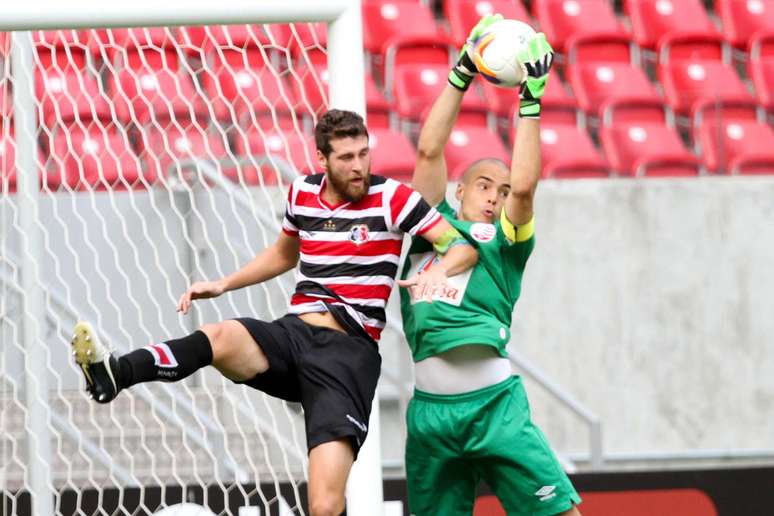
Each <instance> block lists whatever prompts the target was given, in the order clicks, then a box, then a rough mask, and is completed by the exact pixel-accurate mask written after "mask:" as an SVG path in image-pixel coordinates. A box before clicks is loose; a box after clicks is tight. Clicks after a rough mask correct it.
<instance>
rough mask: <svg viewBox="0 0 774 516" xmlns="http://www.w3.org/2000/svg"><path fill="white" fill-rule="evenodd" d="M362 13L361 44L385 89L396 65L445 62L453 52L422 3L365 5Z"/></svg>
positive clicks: (427, 8)
mask: <svg viewBox="0 0 774 516" xmlns="http://www.w3.org/2000/svg"><path fill="white" fill-rule="evenodd" d="M362 12H363V45H364V47H365V49H366V51H367V52H369V54H370V55H371V66H372V70H373V71H374V74H375V75H377V76H379V77H383V82H384V84H386V85H387V87H388V88H389V85H390V84H392V82H393V81H394V70H395V68H396V67H398V66H401V65H404V64H415V63H422V64H427V63H437V64H445V65H448V64H449V62H450V60H451V57H452V55H453V52H454V48H453V46H452V45H451V40H450V38H449V37H448V36H447V35H446V34H445V33H443V32H441V31H440V30H439V29H438V27H437V26H436V23H435V18H434V17H433V13H432V12H431V11H430V8H429V7H427V6H426V5H425V4H423V3H419V2H384V3H381V4H365V5H363V6H362Z"/></svg>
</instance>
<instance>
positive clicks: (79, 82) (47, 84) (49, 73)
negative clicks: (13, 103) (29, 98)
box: [35, 68, 110, 127]
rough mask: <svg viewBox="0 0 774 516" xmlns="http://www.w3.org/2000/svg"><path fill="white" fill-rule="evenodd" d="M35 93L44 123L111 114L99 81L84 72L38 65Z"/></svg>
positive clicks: (87, 118) (41, 121)
mask: <svg viewBox="0 0 774 516" xmlns="http://www.w3.org/2000/svg"><path fill="white" fill-rule="evenodd" d="M35 92H36V96H37V98H38V101H39V102H40V104H39V106H40V108H39V110H38V111H39V112H38V116H39V120H40V123H41V125H43V126H46V127H51V126H53V125H54V124H56V123H70V122H72V121H74V120H91V119H96V118H109V117H110V107H109V106H108V102H107V100H106V98H105V96H104V95H103V94H102V93H101V92H100V88H99V84H98V83H97V80H96V79H95V78H94V77H93V76H92V75H90V74H88V73H86V72H84V71H81V70H76V69H73V68H69V69H67V70H57V69H53V68H48V69H40V68H38V69H36V70H35Z"/></svg>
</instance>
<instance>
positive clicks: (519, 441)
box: [401, 15, 580, 516]
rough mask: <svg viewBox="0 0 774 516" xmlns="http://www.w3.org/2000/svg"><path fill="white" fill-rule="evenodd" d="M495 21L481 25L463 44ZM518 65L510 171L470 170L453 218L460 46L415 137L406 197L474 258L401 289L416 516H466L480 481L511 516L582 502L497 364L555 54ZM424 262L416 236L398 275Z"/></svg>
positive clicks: (528, 233) (566, 510)
mask: <svg viewBox="0 0 774 516" xmlns="http://www.w3.org/2000/svg"><path fill="white" fill-rule="evenodd" d="M499 18H501V17H499V15H497V16H487V17H485V18H483V19H482V20H481V21H480V22H479V24H478V25H477V26H476V27H475V28H474V29H473V32H472V33H471V36H470V40H473V39H475V38H476V37H477V35H478V34H479V33H480V31H481V30H482V29H483V28H484V27H486V26H487V25H488V24H490V23H492V22H494V21H496V20H497V19H499ZM521 57H522V58H523V59H522V60H523V61H524V62H526V63H528V64H527V68H528V71H529V77H528V79H527V81H526V83H525V84H524V85H523V86H522V100H521V102H520V108H519V114H520V116H521V118H520V121H519V127H518V132H517V135H516V141H515V143H514V151H513V161H512V163H513V164H512V166H511V168H510V170H509V169H508V167H507V166H506V164H505V163H502V162H501V161H499V160H495V159H485V160H480V161H477V162H475V163H473V164H472V165H471V166H470V167H469V168H468V169H467V171H466V172H465V173H464V175H463V177H462V178H461V181H460V183H459V184H458V185H457V189H456V194H455V195H456V198H457V200H458V201H459V202H460V206H461V207H460V210H459V211H458V212H457V213H455V212H454V210H453V209H452V208H451V207H450V206H449V204H448V203H447V202H446V199H445V196H446V181H447V174H446V164H445V162H444V157H443V148H444V145H445V144H446V141H447V139H448V137H449V134H450V132H451V130H452V127H453V125H454V122H455V120H456V117H457V113H458V112H459V109H460V104H461V102H462V98H463V95H464V93H465V90H467V88H468V86H469V85H470V83H471V81H472V80H473V77H474V75H475V73H476V69H475V66H474V65H473V63H472V61H471V60H470V58H469V57H468V56H467V54H466V52H465V47H463V50H462V52H461V58H460V61H459V62H458V64H457V66H456V67H455V68H454V69H452V71H451V73H450V74H449V85H447V86H446V88H445V90H444V91H443V92H442V93H441V95H440V97H439V98H438V99H437V100H436V102H435V104H434V105H433V107H432V110H431V111H430V114H429V116H428V119H427V120H426V122H425V124H424V126H423V128H422V131H421V134H420V138H419V148H418V150H419V152H418V154H419V156H418V160H417V165H416V170H415V172H414V178H413V184H414V187H415V188H416V189H417V191H418V192H420V193H421V194H422V195H423V197H424V198H425V199H427V201H428V202H429V203H430V204H432V205H434V206H437V209H438V211H439V212H440V213H441V214H442V215H443V216H444V218H446V219H447V220H448V221H449V222H451V224H452V225H453V226H454V227H455V228H457V229H458V230H459V231H460V232H461V233H462V234H463V235H464V236H465V238H466V239H467V240H468V241H469V242H470V243H471V244H472V245H474V246H475V247H476V248H477V250H478V252H479V260H478V263H477V264H476V266H475V267H474V268H473V269H471V270H469V271H467V272H465V273H464V274H461V275H459V276H456V277H454V278H450V281H449V286H448V287H447V288H445V289H442V290H439V291H437V292H436V293H435V294H434V295H433V299H434V300H435V302H433V303H427V302H425V301H424V300H423V299H421V298H419V300H417V298H416V297H414V298H412V296H411V295H410V294H409V293H408V292H406V291H404V290H402V291H401V311H402V314H403V325H404V330H405V333H406V338H407V340H408V342H409V345H410V347H411V351H412V354H413V358H414V361H415V362H416V364H415V378H416V391H415V394H414V397H413V398H412V400H411V402H410V403H409V407H408V412H407V417H406V419H407V426H408V436H407V442H406V474H407V481H408V494H409V508H410V512H411V513H412V514H414V515H416V516H457V515H459V516H463V515H470V514H471V513H472V511H473V505H474V501H475V494H476V486H477V485H478V483H479V481H480V480H481V479H483V480H485V481H486V483H487V484H488V485H489V486H490V487H491V488H492V490H493V491H494V493H495V494H496V496H497V497H498V498H499V500H500V502H501V503H502V504H503V506H504V508H505V509H506V511H507V513H508V514H509V515H531V516H532V515H534V516H542V515H546V516H547V515H555V514H562V515H578V514H579V512H578V510H577V509H576V508H575V504H577V503H579V502H580V498H579V497H578V495H577V493H576V492H575V489H574V488H573V486H572V484H571V483H570V481H569V479H568V478H567V476H566V475H565V473H564V472H563V471H562V468H561V467H560V465H559V463H558V462H557V460H556V458H555V456H554V454H553V452H552V451H551V449H550V447H549V446H548V444H547V442H546V439H545V437H544V436H543V434H542V433H541V431H540V430H539V429H538V428H537V427H536V426H535V425H534V424H533V423H532V422H531V420H530V414H529V407H528V403H527V397H526V394H525V392H524V388H523V386H522V383H521V380H520V378H519V377H518V376H514V375H513V373H512V372H511V366H510V362H509V360H508V359H507V358H506V357H507V352H506V348H505V346H506V344H507V343H508V341H509V340H510V326H511V315H512V313H513V308H514V304H515V303H516V300H517V299H518V298H519V292H520V289H521V278H522V275H523V273H524V267H525V265H526V262H527V258H528V257H529V255H530V253H531V252H532V249H533V247H534V244H535V237H534V221H533V211H532V205H533V197H534V194H535V189H536V187H537V182H538V178H539V175H540V140H539V126H540V123H539V119H540V98H541V96H542V94H543V90H544V88H545V84H546V79H547V75H548V71H549V69H550V67H551V63H552V60H553V51H552V50H551V47H550V45H548V43H547V42H546V40H545V36H543V34H538V35H537V36H536V37H534V38H533V39H532V40H531V41H530V42H529V45H528V49H527V50H526V51H525V52H524V55H523V56H521ZM515 96H516V92H514V99H515ZM492 138H496V136H494V135H493V136H492ZM433 263H435V259H434V256H433V252H432V248H431V246H430V245H428V244H425V243H424V242H422V241H421V240H419V239H416V238H415V239H413V241H412V244H411V247H410V249H409V254H408V256H407V258H406V262H405V264H404V272H403V274H404V275H411V274H416V273H417V271H422V270H426V269H428V268H431V267H432V264H433Z"/></svg>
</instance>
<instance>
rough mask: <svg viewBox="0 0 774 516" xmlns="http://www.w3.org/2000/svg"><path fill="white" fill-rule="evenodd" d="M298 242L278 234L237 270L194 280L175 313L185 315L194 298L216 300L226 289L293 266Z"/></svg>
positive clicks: (246, 284)
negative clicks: (212, 298) (217, 276)
mask: <svg viewBox="0 0 774 516" xmlns="http://www.w3.org/2000/svg"><path fill="white" fill-rule="evenodd" d="M298 253H299V239H298V237H297V236H290V235H288V234H287V233H285V232H284V231H280V233H279V237H278V238H277V241H276V242H274V244H272V245H271V246H269V247H267V248H266V249H264V250H263V251H261V252H260V253H258V254H257V255H256V256H255V258H253V259H252V260H250V261H249V262H248V263H247V264H245V265H244V266H243V267H242V268H241V269H239V270H238V271H236V272H234V273H233V274H229V275H228V276H226V277H224V278H222V279H220V280H217V281H197V282H196V283H194V284H193V285H191V286H190V287H189V288H188V290H187V291H186V292H185V294H183V295H182V296H180V300H179V301H178V303H177V311H178V312H182V313H186V312H188V309H189V308H190V307H191V302H192V301H193V300H194V299H207V298H211V297H217V296H219V295H221V294H223V293H225V292H228V291H230V290H237V289H240V288H242V287H246V286H248V285H254V284H256V283H261V282H263V281H267V280H270V279H272V278H274V277H276V276H279V275H280V274H282V273H285V272H287V271H289V270H290V269H292V268H293V267H295V266H296V264H297V263H298V256H299V254H298Z"/></svg>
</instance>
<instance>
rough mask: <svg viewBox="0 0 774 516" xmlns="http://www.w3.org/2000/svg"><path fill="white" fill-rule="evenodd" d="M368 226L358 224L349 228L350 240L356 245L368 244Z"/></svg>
mask: <svg viewBox="0 0 774 516" xmlns="http://www.w3.org/2000/svg"><path fill="white" fill-rule="evenodd" d="M368 237H369V235H368V226H366V225H365V224H356V225H354V226H352V227H351V228H349V240H350V242H352V243H354V244H358V245H359V244H364V243H366V242H368Z"/></svg>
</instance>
